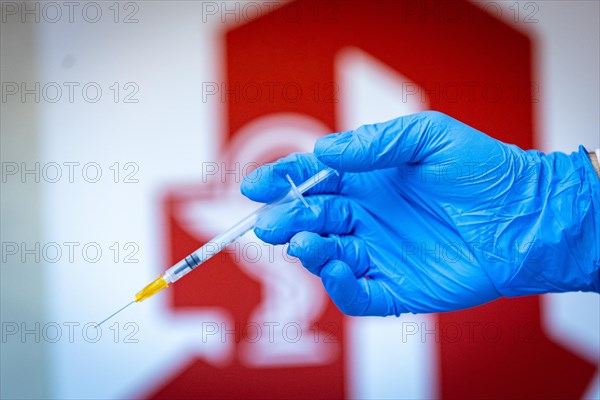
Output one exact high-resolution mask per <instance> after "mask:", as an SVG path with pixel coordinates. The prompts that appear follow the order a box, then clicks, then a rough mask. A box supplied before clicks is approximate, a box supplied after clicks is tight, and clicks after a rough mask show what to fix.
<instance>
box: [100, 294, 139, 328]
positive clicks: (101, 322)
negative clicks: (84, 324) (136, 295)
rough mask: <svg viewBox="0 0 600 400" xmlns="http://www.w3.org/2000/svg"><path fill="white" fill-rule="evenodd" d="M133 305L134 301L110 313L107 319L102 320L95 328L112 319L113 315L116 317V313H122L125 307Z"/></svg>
mask: <svg viewBox="0 0 600 400" xmlns="http://www.w3.org/2000/svg"><path fill="white" fill-rule="evenodd" d="M133 303H135V300H134V301H132V302H131V303H128V304H127V305H125V306H124V307H122V308H121V309H119V311H117V312H114V313H112V314H111V315H110V316H109V317H108V318H106V319H104V320H103V321H102V322H100V323H99V324H98V325H97V326H100V325H102V324H103V323H105V322H106V321H108V320H109V319H111V318H112V317H114V316H115V315H117V314H118V313H120V312H121V311H123V310H124V309H126V308H127V307H129V306H130V305H132V304H133Z"/></svg>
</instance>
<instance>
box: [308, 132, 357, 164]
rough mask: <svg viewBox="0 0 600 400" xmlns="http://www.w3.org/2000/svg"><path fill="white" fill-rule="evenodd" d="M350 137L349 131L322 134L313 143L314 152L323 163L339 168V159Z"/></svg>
mask: <svg viewBox="0 0 600 400" xmlns="http://www.w3.org/2000/svg"><path fill="white" fill-rule="evenodd" d="M351 138H352V135H351V132H340V133H333V134H331V135H327V136H324V137H322V138H320V139H319V140H317V142H316V143H315V148H314V154H315V156H316V157H317V158H318V159H319V161H321V162H322V163H323V164H326V165H327V166H329V167H333V168H339V160H340V158H341V156H342V153H343V151H344V149H345V147H347V144H348V142H349V141H350V140H351Z"/></svg>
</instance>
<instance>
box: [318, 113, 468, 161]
mask: <svg viewBox="0 0 600 400" xmlns="http://www.w3.org/2000/svg"><path fill="white" fill-rule="evenodd" d="M451 124H459V125H461V126H463V125H464V124H462V123H460V122H459V121H456V120H454V119H453V118H451V117H449V116H447V115H445V114H442V113H439V112H435V111H426V112H421V113H418V114H412V115H407V116H405V117H400V118H396V119H394V120H391V121H387V122H381V123H378V124H372V125H363V126H361V127H359V128H358V129H356V130H353V131H346V132H341V133H336V134H332V135H327V136H325V137H323V138H321V139H319V140H318V141H317V143H316V144H315V150H314V152H315V155H316V156H317V158H318V159H319V160H320V161H322V162H323V163H325V164H327V165H328V166H330V167H332V168H334V169H336V170H339V171H349V172H364V171H371V170H375V169H382V168H390V167H394V166H398V165H399V164H400V163H409V162H421V161H423V160H424V159H425V158H426V157H427V156H428V155H429V154H431V153H434V152H436V151H439V149H440V148H442V147H443V146H444V145H445V142H446V136H447V135H445V128H446V127H448V126H450V125H451Z"/></svg>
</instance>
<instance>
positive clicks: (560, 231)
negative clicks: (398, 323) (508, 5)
mask: <svg viewBox="0 0 600 400" xmlns="http://www.w3.org/2000/svg"><path fill="white" fill-rule="evenodd" d="M315 156H316V157H315ZM587 157H588V156H587V153H585V151H584V149H583V148H581V149H580V152H578V153H573V154H571V155H565V154H562V153H553V154H549V155H545V154H542V153H540V152H537V151H523V150H521V149H519V148H518V147H516V146H512V145H506V144H504V143H502V142H499V141H497V140H495V139H492V138H490V137H489V136H487V135H485V134H483V133H481V132H479V131H477V130H475V129H473V128H471V127H469V126H467V125H465V124H463V123H461V122H459V121H456V120H454V119H452V118H450V117H448V116H446V115H444V114H440V113H437V112H423V113H419V114H414V115H410V116H406V117H401V118H398V119H395V120H392V121H388V122H384V123H380V124H374V125H366V126H362V127H360V128H358V129H357V130H355V131H349V132H342V133H338V134H333V135H329V136H326V137H324V138H322V139H320V140H319V141H318V142H317V144H316V146H315V151H314V154H294V155H291V156H289V157H286V158H284V159H282V160H280V161H278V162H276V163H275V164H273V165H269V166H265V167H262V168H260V169H259V170H256V171H254V172H253V173H252V174H250V175H249V176H248V177H247V178H246V180H245V181H244V182H243V183H242V192H243V193H244V194H245V195H246V196H248V197H249V198H251V199H253V200H257V201H262V202H269V201H271V200H273V199H275V198H276V197H277V196H278V195H279V194H281V193H282V192H284V191H286V190H287V189H288V186H287V182H286V181H285V178H284V176H285V173H289V172H290V171H291V172H292V173H291V175H293V176H292V178H293V179H294V180H297V181H302V180H304V179H306V178H307V177H309V176H311V175H313V174H314V173H315V172H317V171H318V170H320V169H322V168H324V165H323V164H325V165H328V166H330V167H332V168H334V169H336V170H338V171H339V172H340V173H341V177H340V178H339V179H335V178H332V179H330V180H328V181H326V182H323V183H321V184H319V185H317V186H316V187H314V188H313V189H311V190H310V191H309V192H308V193H307V195H306V201H307V202H308V204H309V205H310V208H311V209H307V208H305V207H303V206H302V205H301V204H298V203H287V204H283V205H280V206H277V207H275V208H273V209H272V210H271V211H270V212H269V213H266V214H264V215H263V216H261V218H260V219H259V221H258V222H257V224H256V228H255V232H256V234H257V236H258V237H259V238H261V239H262V240H264V241H266V242H269V243H273V244H281V243H287V242H289V243H290V246H289V250H288V252H289V253H290V254H291V255H293V256H296V257H298V258H299V259H300V260H301V262H302V264H303V265H304V266H305V267H306V268H307V269H308V270H309V271H311V272H312V273H314V274H316V275H318V276H319V277H320V278H321V279H322V281H323V284H324V286H325V289H326V290H327V292H328V294H329V295H330V297H331V298H332V300H333V301H334V303H335V304H336V305H337V306H338V307H339V308H340V309H341V310H342V311H343V312H345V313H347V314H349V315H391V314H394V315H399V314H401V313H404V312H413V313H425V312H437V311H450V310H457V309H462V308H466V307H471V306H475V305H478V304H482V303H485V302H488V301H491V300H494V299H496V298H498V297H501V296H520V295H528V294H536V293H546V292H564V291H576V290H582V291H596V292H598V291H600V282H599V264H600V198H599V196H600V182H599V180H598V177H597V176H596V174H595V171H594V170H593V167H592V166H591V164H590V161H589V159H588V158H587ZM322 163H323V164H322ZM284 172H285V173H284Z"/></svg>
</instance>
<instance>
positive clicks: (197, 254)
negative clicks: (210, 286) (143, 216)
mask: <svg viewBox="0 0 600 400" xmlns="http://www.w3.org/2000/svg"><path fill="white" fill-rule="evenodd" d="M333 173H335V171H334V170H333V169H331V168H325V169H323V170H321V171H319V172H318V173H317V174H315V175H314V176H312V177H311V178H309V179H307V180H306V181H304V182H303V183H302V184H301V185H299V186H298V187H296V188H295V189H296V190H295V191H294V190H290V191H289V192H288V193H287V194H286V195H284V196H282V197H280V198H279V199H278V200H276V201H274V202H272V203H269V204H265V205H264V206H262V207H260V208H259V209H258V210H256V211H254V212H253V213H252V214H250V215H248V216H247V217H245V218H244V219H242V220H241V221H239V222H238V223H237V224H235V225H234V226H232V227H231V228H229V229H227V230H226V231H225V232H223V233H221V234H220V235H217V236H215V237H214V238H213V239H211V240H210V241H209V242H207V243H206V244H204V246H202V247H200V248H199V249H198V250H196V251H194V252H193V253H191V254H190V255H188V256H187V257H185V258H184V259H183V260H181V261H179V262H178V263H177V264H175V265H173V266H172V267H171V268H169V269H168V270H166V271H165V273H164V274H163V279H164V280H165V281H166V282H168V283H173V282H176V281H178V280H179V279H181V278H182V277H183V276H185V275H187V274H188V273H190V272H191V271H192V270H193V269H194V268H196V267H197V266H198V265H200V264H202V263H204V262H206V261H207V260H209V259H210V258H211V257H213V256H214V255H216V254H218V253H219V252H221V250H223V249H224V248H225V247H227V246H229V245H230V244H231V243H233V242H235V241H236V240H237V239H238V238H240V237H241V236H243V235H244V234H245V233H246V232H248V231H249V230H251V229H252V228H254V225H255V224H256V220H257V219H258V216H259V215H260V214H262V213H263V212H265V211H267V210H269V209H271V208H273V207H274V206H276V205H278V204H282V203H286V202H288V201H291V200H293V199H295V198H296V197H297V195H298V194H299V195H302V194H303V193H304V192H306V191H307V190H309V189H310V188H311V187H313V186H315V185H316V184H318V183H320V182H322V181H323V180H325V179H326V178H327V177H328V176H330V175H331V174H333Z"/></svg>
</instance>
